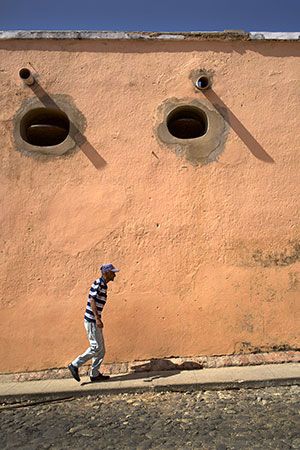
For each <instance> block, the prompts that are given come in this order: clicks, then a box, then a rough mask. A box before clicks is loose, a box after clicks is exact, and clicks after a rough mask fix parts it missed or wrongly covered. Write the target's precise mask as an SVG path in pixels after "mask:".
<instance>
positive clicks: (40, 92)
mask: <svg viewBox="0 0 300 450" xmlns="http://www.w3.org/2000/svg"><path fill="white" fill-rule="evenodd" d="M29 87H30V89H31V90H32V91H33V92H34V94H35V95H36V96H37V97H38V98H39V100H40V101H41V102H42V103H43V104H44V105H45V106H46V108H55V109H58V110H60V111H61V109H60V107H59V106H58V105H57V104H56V103H55V101H54V100H53V99H52V98H51V97H50V95H48V94H47V92H46V91H45V90H44V89H43V88H42V86H41V85H40V84H39V83H38V82H37V81H36V80H35V83H34V84H32V85H31V86H29ZM70 125H71V126H70V133H69V134H70V136H71V138H72V139H73V140H74V142H75V143H76V145H77V146H78V147H79V148H80V149H81V151H82V152H83V153H84V154H85V156H86V157H87V158H88V159H89V160H90V161H91V163H92V164H93V165H94V167H95V168H96V169H98V170H100V169H102V168H103V167H104V166H105V165H106V164H107V163H106V161H105V160H104V159H103V158H102V156H100V155H99V153H98V152H97V150H96V149H95V148H94V147H93V146H92V145H91V144H90V143H89V142H88V140H87V139H86V137H85V136H84V135H83V134H82V133H81V132H80V131H79V129H78V128H77V127H76V125H75V124H74V123H72V122H71V123H70Z"/></svg>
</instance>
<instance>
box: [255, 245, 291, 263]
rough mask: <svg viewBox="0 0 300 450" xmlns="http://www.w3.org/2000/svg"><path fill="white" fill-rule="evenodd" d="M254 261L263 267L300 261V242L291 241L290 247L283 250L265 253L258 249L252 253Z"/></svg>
mask: <svg viewBox="0 0 300 450" xmlns="http://www.w3.org/2000/svg"><path fill="white" fill-rule="evenodd" d="M252 257H253V259H254V261H255V262H256V263H258V264H260V265H262V266H263V267H274V266H279V267H284V266H290V265H291V264H295V263H296V262H297V261H300V243H299V242H298V241H296V242H291V247H290V248H287V249H286V248H285V249H284V250H283V251H282V252H280V253H278V252H271V253H264V252H263V251H262V250H260V249H257V250H256V251H255V252H254V253H253V255H252Z"/></svg>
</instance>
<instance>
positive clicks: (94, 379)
mask: <svg viewBox="0 0 300 450" xmlns="http://www.w3.org/2000/svg"><path fill="white" fill-rule="evenodd" d="M109 378H110V377H109V375H101V373H99V375H97V376H96V377H90V379H91V382H92V383H95V382H97V381H106V380H109Z"/></svg>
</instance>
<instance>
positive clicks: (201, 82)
mask: <svg viewBox="0 0 300 450" xmlns="http://www.w3.org/2000/svg"><path fill="white" fill-rule="evenodd" d="M209 84H210V81H209V78H208V77H207V76H206V75H202V76H201V77H200V78H198V80H197V84H196V85H197V88H198V89H207V88H208V87H209Z"/></svg>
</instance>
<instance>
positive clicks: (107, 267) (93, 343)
mask: <svg viewBox="0 0 300 450" xmlns="http://www.w3.org/2000/svg"><path fill="white" fill-rule="evenodd" d="M100 270H101V272H102V277H101V278H98V279H97V280H96V281H95V282H94V283H93V285H92V287H91V289H90V292H89V298H88V302H87V306H86V310H85V315H84V326H85V328H86V331H87V335H88V338H89V342H90V347H89V348H88V349H87V350H86V351H85V352H84V353H83V354H82V355H80V356H78V358H76V359H75V360H74V361H72V362H71V363H70V364H69V365H68V367H69V370H70V372H71V374H72V376H73V378H75V380H76V381H80V377H79V373H78V368H79V367H81V366H82V365H83V364H84V363H85V362H87V361H89V360H90V359H92V358H93V363H92V367H91V373H90V379H91V381H92V382H94V381H104V380H108V379H109V376H108V375H102V374H101V373H100V372H99V368H100V365H101V363H102V361H103V358H104V355H105V346H104V339H103V332H102V329H103V322H102V320H101V313H102V310H103V307H104V305H105V303H106V299H107V284H108V283H109V282H110V281H114V278H115V276H116V272H119V270H118V269H115V268H114V266H113V265H112V264H104V265H103V266H101V268H100Z"/></svg>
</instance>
